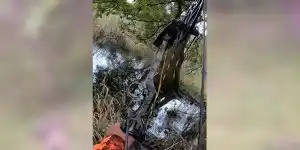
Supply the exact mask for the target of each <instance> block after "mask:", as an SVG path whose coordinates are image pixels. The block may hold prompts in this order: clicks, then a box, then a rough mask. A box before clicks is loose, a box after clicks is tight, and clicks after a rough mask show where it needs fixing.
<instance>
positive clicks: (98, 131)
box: [93, 83, 197, 150]
mask: <svg viewBox="0 0 300 150" xmlns="http://www.w3.org/2000/svg"><path fill="white" fill-rule="evenodd" d="M93 93H94V99H93V102H94V117H93V130H94V131H93V132H94V137H93V142H94V144H96V143H98V142H99V140H101V139H102V138H103V137H104V136H105V133H106V130H107V128H108V127H109V126H110V125H112V124H114V123H116V122H121V121H122V119H124V118H123V117H122V114H124V113H125V112H126V108H127V107H128V106H127V105H126V103H125V95H124V94H123V93H124V92H123V91H120V92H119V93H117V94H116V95H114V96H112V95H110V94H109V88H108V87H107V86H106V85H105V84H103V83H101V84H99V85H97V87H95V86H94V91H93ZM159 144H160V145H161V146H162V149H164V150H178V149H181V148H183V147H185V148H186V149H190V150H193V149H195V148H196V145H197V141H196V139H193V140H187V139H185V138H184V137H182V136H179V137H176V138H175V139H168V140H164V141H160V142H159Z"/></svg>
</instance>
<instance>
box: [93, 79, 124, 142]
mask: <svg viewBox="0 0 300 150" xmlns="http://www.w3.org/2000/svg"><path fill="white" fill-rule="evenodd" d="M93 93H94V96H93V103H94V113H93V115H94V117H93V129H94V137H93V140H94V144H95V143H97V142H98V141H99V139H102V138H103V136H104V135H105V132H106V130H107V128H108V126H110V125H112V124H114V123H116V122H120V121H121V120H122V118H121V115H122V113H124V112H122V110H123V109H122V108H126V107H127V106H126V104H125V96H124V95H123V94H122V92H119V94H117V95H115V96H111V95H109V94H108V93H109V88H108V87H107V86H106V85H104V84H100V85H98V87H95V86H94V91H93ZM115 97H118V99H116V98H115Z"/></svg>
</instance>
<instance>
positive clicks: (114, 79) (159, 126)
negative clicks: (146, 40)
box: [93, 43, 200, 139]
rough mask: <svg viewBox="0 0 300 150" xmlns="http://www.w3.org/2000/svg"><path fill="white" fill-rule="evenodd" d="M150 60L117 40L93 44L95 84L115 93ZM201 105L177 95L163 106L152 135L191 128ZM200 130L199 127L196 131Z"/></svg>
mask: <svg viewBox="0 0 300 150" xmlns="http://www.w3.org/2000/svg"><path fill="white" fill-rule="evenodd" d="M145 64H147V62H146V61H145V60H144V59H142V57H137V56H134V55H133V54H130V53H129V52H124V51H122V50H121V49H120V48H118V47H117V46H114V45H113V44H109V43H108V44H105V45H94V46H93V80H94V86H97V84H98V83H103V81H104V80H105V85H106V86H108V87H109V88H110V90H109V91H110V92H111V93H110V94H111V95H115V94H116V93H117V92H119V91H121V90H126V88H127V87H128V85H129V84H130V83H131V82H132V81H135V80H137V79H140V78H141V76H142V74H143V69H142V68H143V67H145V66H146V65H145ZM199 113H200V108H199V107H198V106H196V105H194V104H191V103H190V102H189V101H188V100H185V99H180V98H176V99H173V100H171V101H170V102H168V103H167V104H165V105H163V106H162V107H161V108H159V110H158V112H157V114H156V117H154V118H153V119H152V121H151V122H150V127H149V129H148V130H147V131H148V132H147V133H148V135H149V136H150V137H153V136H154V137H156V138H159V139H165V138H170V137H176V136H178V135H182V133H185V132H187V131H189V130H190V129H191V128H192V126H194V125H195V124H196V123H197V122H198V120H199ZM196 132H197V131H196Z"/></svg>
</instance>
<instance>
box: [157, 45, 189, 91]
mask: <svg viewBox="0 0 300 150" xmlns="http://www.w3.org/2000/svg"><path fill="white" fill-rule="evenodd" d="M186 42H187V40H186V41H184V42H182V43H180V44H179V45H178V46H177V47H175V48H174V47H173V48H171V49H170V50H168V51H167V52H166V53H165V55H164V58H163V59H165V61H162V62H161V64H160V69H159V74H158V75H157V76H156V77H155V85H156V88H158V87H159V84H161V88H160V91H161V93H165V94H167V93H172V92H174V91H175V92H177V91H178V90H179V83H180V70H181V66H182V63H183V61H184V48H185V45H186ZM162 70H163V74H162V75H161V73H162ZM160 80H161V83H160Z"/></svg>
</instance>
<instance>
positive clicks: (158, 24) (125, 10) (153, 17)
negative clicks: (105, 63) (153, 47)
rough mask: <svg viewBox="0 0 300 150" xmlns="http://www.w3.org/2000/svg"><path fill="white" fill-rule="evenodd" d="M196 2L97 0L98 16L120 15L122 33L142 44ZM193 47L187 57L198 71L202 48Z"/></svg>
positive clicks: (185, 0)
mask: <svg viewBox="0 0 300 150" xmlns="http://www.w3.org/2000/svg"><path fill="white" fill-rule="evenodd" d="M191 1H192V0H135V1H134V2H133V3H128V2H127V0H94V1H93V8H94V10H95V12H96V14H95V17H103V16H105V15H118V16H120V18H121V25H120V27H121V30H122V31H123V32H124V31H126V32H127V33H130V34H132V35H134V36H135V37H136V38H137V40H138V41H140V42H142V43H145V44H150V43H152V42H153V40H154V39H155V38H156V36H157V35H158V34H159V33H160V31H162V30H163V29H164V27H166V26H167V25H168V24H169V22H170V21H171V20H172V19H174V18H179V17H180V15H181V13H182V12H183V11H185V10H186V9H187V8H188V6H189V4H190V2H191ZM166 8H168V9H166ZM199 47H200V46H199V42H198V44H195V45H193V46H191V47H190V49H189V53H188V54H187V59H186V60H187V61H189V63H188V64H189V65H188V67H190V69H189V70H191V71H193V70H196V69H198V68H200V67H199V65H200V64H201V51H200V50H201V48H199Z"/></svg>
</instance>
